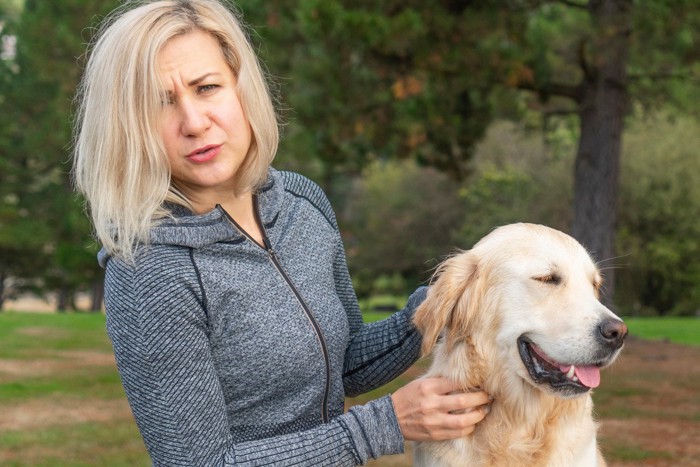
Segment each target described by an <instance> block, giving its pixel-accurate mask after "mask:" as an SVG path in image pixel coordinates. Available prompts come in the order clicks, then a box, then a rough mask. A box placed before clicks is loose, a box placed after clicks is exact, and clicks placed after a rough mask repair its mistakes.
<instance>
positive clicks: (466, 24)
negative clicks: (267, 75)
mask: <svg viewBox="0 0 700 467" xmlns="http://www.w3.org/2000/svg"><path fill="white" fill-rule="evenodd" d="M475 3H479V4H481V3H483V4H484V6H483V7H481V6H479V5H476V4H475ZM240 4H241V7H242V9H243V11H244V13H245V17H246V19H247V20H248V21H249V22H251V24H252V25H253V27H255V29H256V31H257V33H258V34H260V36H261V37H262V39H261V40H260V43H261V44H262V45H261V51H262V55H263V58H264V60H265V62H266V63H267V65H268V66H269V67H270V69H271V71H272V73H273V74H274V75H276V76H281V79H280V82H281V90H282V94H283V96H284V102H285V104H286V105H289V106H290V107H291V109H292V110H291V111H290V112H287V113H286V115H287V117H286V120H287V122H288V125H287V126H286V128H285V141H283V146H282V148H281V151H280V155H281V157H282V158H284V157H289V155H291V156H292V157H295V158H296V157H299V156H300V155H301V154H312V155H313V156H315V157H316V158H317V159H318V160H320V161H321V163H320V167H319V177H318V178H320V181H321V182H322V184H323V185H324V188H326V189H330V190H331V191H332V186H333V184H332V183H331V182H333V181H334V180H335V179H336V178H337V176H338V175H348V174H354V175H356V174H359V173H360V172H361V170H362V168H363V167H365V166H366V165H367V164H368V163H370V162H371V161H374V160H388V159H393V158H399V159H415V160H417V161H419V163H421V164H422V165H428V166H432V167H436V168H438V169H440V170H442V171H444V172H446V173H448V174H450V175H451V176H452V177H453V178H454V179H456V180H464V179H465V177H466V176H467V175H468V173H469V166H468V164H469V159H470V157H471V154H472V150H473V146H474V145H475V144H476V142H477V141H478V140H479V139H480V138H481V137H482V136H483V133H484V131H485V130H486V128H487V127H488V124H489V122H490V118H491V104H490V102H489V98H490V94H491V90H492V89H493V88H494V86H495V85H496V84H497V80H496V79H495V78H496V77H495V76H493V74H492V71H493V69H494V68H493V67H491V66H489V58H488V57H494V56H495V55H496V54H495V49H498V48H499V47H500V44H501V41H500V40H499V38H498V36H499V35H500V34H501V31H503V28H502V27H501V26H500V23H501V22H502V21H506V20H509V19H508V18H507V17H506V16H505V15H504V14H503V12H502V11H501V10H499V9H498V8H497V7H495V6H494V5H495V3H492V2H471V3H470V2H459V1H452V0H441V1H436V2H427V3H426V2H424V1H419V0H410V1H401V2H398V1H389V2H375V1H370V0H364V1H350V0H304V1H301V0H300V1H297V2H286V1H281V0H272V1H268V2H265V3H264V5H261V3H260V2H259V1H252V0H249V1H242V2H240ZM469 4H471V5H472V6H471V7H468V5H469ZM514 20H515V19H514Z"/></svg>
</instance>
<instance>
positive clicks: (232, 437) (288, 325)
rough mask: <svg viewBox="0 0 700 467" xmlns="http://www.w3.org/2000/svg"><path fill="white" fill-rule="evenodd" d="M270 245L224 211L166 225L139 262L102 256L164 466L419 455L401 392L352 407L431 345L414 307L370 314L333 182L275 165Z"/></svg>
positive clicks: (134, 385) (113, 327)
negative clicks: (406, 433)
mask: <svg viewBox="0 0 700 467" xmlns="http://www.w3.org/2000/svg"><path fill="white" fill-rule="evenodd" d="M254 203H255V207H256V212H257V215H258V221H259V222H260V223H261V225H262V226H263V227H264V228H263V231H264V237H265V242H264V243H265V245H259V244H257V243H255V242H254V241H253V240H252V239H250V238H248V237H247V236H246V235H245V233H244V232H242V231H241V230H239V229H238V228H237V227H236V224H235V221H234V220H233V219H231V218H230V217H229V216H228V214H227V213H226V212H225V211H224V210H223V209H222V208H221V207H217V208H216V209H214V210H212V211H210V212H208V213H206V214H202V215H193V214H192V213H186V212H180V213H179V214H176V216H175V218H174V219H168V220H166V221H163V222H162V223H161V224H159V225H158V226H157V227H155V228H154V230H153V232H152V235H151V243H150V244H149V245H148V246H145V247H142V248H139V250H138V251H137V256H136V260H135V262H134V263H133V264H132V263H125V262H123V261H121V260H119V259H116V258H110V257H109V256H108V255H106V254H105V253H104V251H103V252H101V253H100V262H101V264H102V265H103V266H104V267H105V268H106V275H105V301H106V309H107V330H108V333H109V336H110V338H111V340H112V344H113V347H114V352H115V355H116V359H117V365H118V368H119V371H120V375H121V379H122V383H123V385H124V388H125V390H126V395H127V397H128V399H129V403H130V405H131V409H132V412H133V414H134V418H135V419H136V422H137V424H138V426H139V429H140V431H141V434H142V436H143V438H144V441H145V444H146V447H147V448H148V451H149V454H150V455H151V458H152V460H153V463H154V465H158V466H161V465H162V466H176V465H183V466H184V465H186V466H200V465H201V466H219V465H246V466H247V465H251V466H252V465H276V466H277V465H279V466H282V465H297V466H304V465H309V466H311V465H313V466H319V465H329V466H330V465H332V466H344V465H356V464H364V463H365V462H366V461H367V460H368V459H370V458H377V457H379V456H382V455H386V454H396V453H401V452H403V437H402V435H401V432H400V430H399V426H398V422H397V420H396V415H395V413H394V409H393V405H392V403H391V399H390V397H389V396H385V397H382V398H380V399H377V400H374V401H372V402H369V403H367V404H365V405H362V406H355V407H352V408H350V409H349V410H348V411H347V412H344V397H345V395H355V394H360V393H363V392H366V391H369V390H371V389H374V388H376V387H378V386H380V385H382V384H384V383H386V382H388V381H390V380H392V379H393V378H395V377H396V376H398V375H399V374H401V373H402V372H403V371H404V370H406V368H408V367H409V366H410V365H411V364H412V363H413V362H414V361H415V360H416V359H417V358H418V355H419V347H420V336H419V334H418V333H417V331H416V330H415V329H414V328H413V327H412V325H411V323H410V318H411V316H412V315H413V312H414V310H415V307H416V306H417V305H418V304H419V303H420V301H422V299H423V298H424V296H425V293H424V292H425V290H424V289H419V290H418V291H417V292H416V293H414V294H413V295H412V296H411V298H410V299H409V303H408V305H407V307H406V308H405V309H403V310H401V311H399V312H397V313H395V314H394V315H392V316H391V317H390V318H388V319H386V320H384V321H381V322H378V323H373V324H363V322H362V317H361V314H360V311H359V309H358V305H357V300H356V298H355V294H354V291H353V288H352V284H351V282H350V278H349V275H348V271H347V267H346V263H345V253H344V249H343V245H342V242H341V238H340V234H339V231H338V226H337V224H336V220H335V216H334V214H333V212H332V210H331V207H330V204H329V202H328V200H327V199H326V197H325V195H324V194H323V192H322V191H321V190H320V188H319V187H318V186H317V185H315V184H314V183H312V182H311V181H309V180H308V179H306V178H304V177H302V176H300V175H298V174H294V173H288V172H279V171H275V170H274V169H271V171H270V175H269V177H268V180H267V183H266V184H265V186H264V187H262V188H261V189H260V190H259V192H258V193H257V194H256V196H255V197H254Z"/></svg>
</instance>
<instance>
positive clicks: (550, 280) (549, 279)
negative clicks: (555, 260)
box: [533, 274, 561, 285]
mask: <svg viewBox="0 0 700 467" xmlns="http://www.w3.org/2000/svg"><path fill="white" fill-rule="evenodd" d="M533 279H535V280H536V281H538V282H543V283H545V284H551V285H559V284H560V283H561V276H559V275H558V274H547V275H546V276H537V277H533Z"/></svg>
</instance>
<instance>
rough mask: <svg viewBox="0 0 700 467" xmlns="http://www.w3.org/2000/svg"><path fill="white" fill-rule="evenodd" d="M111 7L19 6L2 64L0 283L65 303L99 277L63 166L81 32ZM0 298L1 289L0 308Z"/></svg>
mask: <svg viewBox="0 0 700 467" xmlns="http://www.w3.org/2000/svg"><path fill="white" fill-rule="evenodd" d="M15 4H16V2H15ZM115 5H116V1H115V0H100V1H99V2H90V7H89V8H86V3H85V2H84V1H83V0H65V1H61V2H46V1H36V0H26V1H25V2H24V5H23V8H22V9H21V13H20V15H19V17H18V19H17V22H16V23H12V24H11V26H12V31H13V32H15V33H16V35H17V55H16V58H15V59H14V60H13V61H12V62H9V63H8V62H7V61H5V63H3V64H2V65H3V66H2V68H1V71H2V79H1V80H0V96H2V99H0V160H1V161H2V163H1V164H2V166H1V167H0V169H2V170H0V200H1V201H2V206H1V207H0V231H2V232H3V233H2V234H0V253H1V255H0V256H1V257H2V259H0V281H2V284H1V285H5V284H6V281H7V279H9V278H11V279H12V280H13V282H12V283H13V284H15V285H17V284H19V285H20V286H23V287H24V288H27V287H31V288H36V289H38V291H39V292H41V293H46V292H50V291H59V290H60V291H62V292H63V295H64V296H66V297H70V296H71V295H72V294H73V293H74V292H75V291H76V290H77V289H79V288H86V287H89V285H90V284H92V283H93V282H95V281H97V280H99V278H100V274H101V271H100V270H99V268H98V266H97V265H96V261H95V256H94V255H95V248H94V246H91V243H90V241H89V238H90V227H89V224H88V222H87V220H86V219H85V216H84V215H83V213H82V205H81V203H80V202H79V200H78V199H76V197H75V195H74V194H73V191H72V189H71V186H70V182H69V179H68V172H69V167H68V165H67V163H68V160H69V158H70V155H69V151H70V145H71V122H70V116H71V102H72V97H73V93H74V91H75V87H76V85H77V83H78V79H79V75H80V72H81V68H80V66H79V64H78V63H77V62H76V57H79V56H81V55H82V54H83V52H84V42H85V38H84V37H83V30H84V29H85V27H86V26H88V25H89V24H90V23H91V18H92V17H93V15H95V14H97V13H100V12H104V11H105V10H106V9H111V8H112V7H114V6H115ZM47 31H51V33H50V34H48V33H47ZM3 292H5V291H4V290H3V288H2V287H0V304H1V303H2V299H3V298H5V296H6V295H7V293H3ZM62 305H63V306H71V303H70V302H67V303H63V304H62Z"/></svg>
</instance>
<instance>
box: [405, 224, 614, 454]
mask: <svg viewBox="0 0 700 467" xmlns="http://www.w3.org/2000/svg"><path fill="white" fill-rule="evenodd" d="M436 277H437V280H435V281H434V283H433V285H432V286H431V287H430V290H429V292H428V296H427V298H426V300H425V301H424V302H423V304H422V305H421V306H420V307H419V309H418V310H417V311H416V315H415V317H414V323H415V325H416V327H417V328H418V329H419V330H420V331H421V333H422V334H423V339H424V340H423V353H424V354H427V353H429V352H430V351H431V350H434V352H433V363H432V366H431V368H430V370H429V371H428V374H427V375H426V376H444V377H447V378H449V379H451V380H454V381H457V382H459V383H460V384H461V386H462V387H463V388H464V390H465V391H469V390H474V389H476V388H480V389H483V390H484V391H486V392H487V393H488V394H490V395H491V396H493V397H494V399H495V400H494V402H493V404H492V407H491V413H490V414H489V415H488V416H487V417H486V418H485V419H484V420H483V421H482V422H480V423H479V424H478V425H477V426H476V429H475V431H474V432H473V433H472V434H471V435H469V436H467V437H465V438H461V439H457V440H451V441H440V442H419V443H416V444H415V456H414V460H415V463H416V464H415V465H417V466H425V467H447V466H472V467H482V466H552V467H553V466H562V467H564V466H566V467H571V466H601V465H605V462H604V461H603V459H602V456H600V453H599V452H598V448H597V444H596V429H597V425H596V423H595V422H594V421H593V417H592V407H593V404H592V401H591V397H590V391H589V390H588V388H587V387H585V386H583V385H578V386H577V385H576V384H574V383H571V381H570V380H563V381H564V384H563V385H562V384H558V385H557V384H554V385H552V384H550V382H551V381H546V380H545V381H542V380H540V381H539V382H536V381H535V380H534V379H533V378H535V376H531V373H530V372H529V371H528V367H527V366H526V364H525V363H524V362H525V359H526V357H522V356H521V355H522V354H521V352H523V347H522V346H523V345H526V346H527V345H530V344H534V345H536V346H537V347H538V348H539V349H540V350H541V352H543V353H545V354H546V355H547V356H548V357H549V361H550V362H551V363H554V365H556V364H561V365H566V366H568V365H576V366H577V368H578V367H581V368H585V367H588V368H593V367H594V366H595V367H604V366H607V365H609V364H610V363H612V362H613V361H614V360H615V358H617V355H618V354H619V352H620V350H621V347H622V341H623V339H624V336H625V335H626V334H627V328H626V327H625V326H624V324H623V323H622V321H621V320H620V319H619V318H618V317H617V316H616V315H615V314H613V313H612V312H611V311H610V310H608V309H607V308H606V307H605V306H603V305H602V304H601V303H600V301H599V300H598V295H599V289H600V286H601V276H600V273H599V271H598V269H597V267H596V266H595V264H594V263H593V261H592V260H591V258H590V256H589V255H588V253H587V252H586V251H585V250H584V248H583V247H582V246H581V245H580V244H579V243H577V242H576V241H575V240H574V239H573V238H571V237H569V236H568V235H565V234H563V233H562V232H559V231H557V230H554V229H551V228H548V227H544V226H540V225H533V224H512V225H508V226H504V227H500V228H498V229H496V230H494V231H493V232H492V233H491V234H489V235H487V236H486V237H484V238H483V239H482V240H481V241H480V242H479V243H478V244H477V245H476V246H475V247H474V248H473V249H472V250H469V251H466V252H462V253H459V254H457V255H455V256H452V257H451V258H449V259H447V260H446V261H445V262H443V263H442V264H441V265H440V266H439V267H438V270H437V272H436ZM523 341H524V342H527V343H529V344H523ZM526 348H529V349H530V351H529V354H532V347H526ZM525 352H526V353H527V352H528V351H527V350H525ZM530 364H531V365H532V362H530ZM544 366H545V367H546V368H545V369H548V370H549V371H550V372H551V373H556V374H555V375H554V376H555V378H554V381H555V383H556V382H557V381H558V382H559V383H561V382H562V379H561V378H562V377H564V378H566V377H565V376H564V374H563V372H562V371H560V370H559V369H558V368H555V367H554V366H552V367H547V366H546V364H545V365H544ZM566 366H565V367H564V368H566ZM540 368H541V367H540ZM543 371H545V370H543ZM572 371H573V370H572ZM577 371H578V370H577ZM592 371H593V373H596V370H592ZM551 373H550V376H551ZM577 375H578V373H577ZM557 378H558V379H557ZM582 379H583V377H582ZM587 380H588V381H590V377H589V378H588V379H587ZM593 380H594V381H595V378H593ZM569 383H571V384H569ZM590 384H591V386H596V385H597V383H596V382H593V383H590ZM555 386H558V388H557V387H555ZM579 386H580V387H579Z"/></svg>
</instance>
